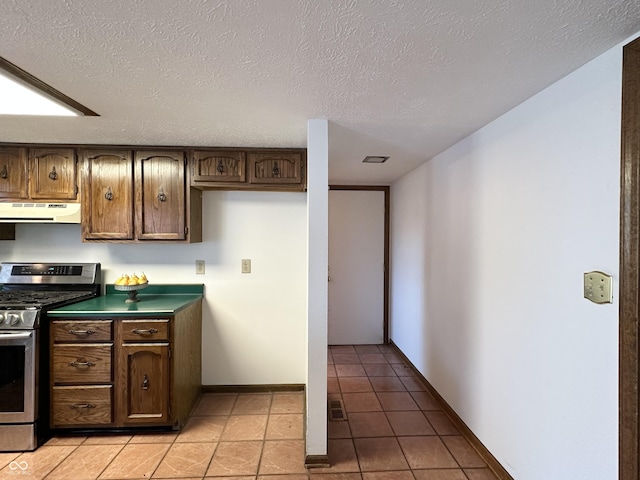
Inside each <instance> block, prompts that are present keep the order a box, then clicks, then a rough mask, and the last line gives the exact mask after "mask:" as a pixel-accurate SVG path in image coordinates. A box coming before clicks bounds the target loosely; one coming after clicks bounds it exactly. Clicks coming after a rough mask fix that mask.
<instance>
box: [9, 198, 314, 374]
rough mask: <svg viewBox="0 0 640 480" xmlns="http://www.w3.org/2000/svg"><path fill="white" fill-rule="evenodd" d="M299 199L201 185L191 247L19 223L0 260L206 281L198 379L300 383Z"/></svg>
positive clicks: (303, 218) (302, 239) (302, 242)
mask: <svg viewBox="0 0 640 480" xmlns="http://www.w3.org/2000/svg"><path fill="white" fill-rule="evenodd" d="M306 203H307V200H306V194H305V193H289V192H287V193H277V192H212V191H206V192H204V194H203V211H204V214H203V224H204V227H203V237H204V238H203V242H202V243H196V244H191V245H184V244H182V245H158V244H149V245H131V244H128V245H127V244H106V243H96V244H88V243H82V242H81V240H80V238H81V236H80V226H79V225H17V227H16V240H15V241H0V261H43V262H44V261H62V262H65V261H70V262H78V261H80V262H82V261H86V262H101V263H102V267H103V270H104V274H103V276H104V281H105V282H107V283H113V281H114V280H115V279H116V278H117V277H118V276H119V275H120V274H121V273H123V272H132V271H135V272H141V271H144V272H145V273H146V274H147V276H148V277H149V281H150V282H151V283H159V284H160V283H204V284H205V293H206V298H205V301H204V305H203V328H202V335H203V342H202V343H203V373H202V382H203V384H205V385H244V384H249V385H254V384H292V383H297V384H304V383H305V381H306V331H307V327H306V322H307V311H306V308H307V307H306V296H307V289H306V281H307V279H306V275H307V231H306V228H307V212H306V208H307V206H306ZM243 258H250V259H251V260H252V273H251V274H242V273H241V270H240V261H241V259H243ZM196 259H198V260H205V262H206V273H205V275H196V274H195V265H194V263H195V260H196ZM141 293H143V292H141Z"/></svg>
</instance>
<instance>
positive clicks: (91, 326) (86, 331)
mask: <svg viewBox="0 0 640 480" xmlns="http://www.w3.org/2000/svg"><path fill="white" fill-rule="evenodd" d="M112 323H113V322H112V321H111V320H100V321H95V322H91V321H85V322H83V321H64V320H54V321H53V322H52V324H51V334H52V337H53V341H54V342H109V341H111V326H112Z"/></svg>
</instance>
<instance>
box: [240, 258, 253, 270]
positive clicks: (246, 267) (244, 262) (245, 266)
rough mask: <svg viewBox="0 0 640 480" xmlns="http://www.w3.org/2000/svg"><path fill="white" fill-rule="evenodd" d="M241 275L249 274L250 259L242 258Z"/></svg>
mask: <svg viewBox="0 0 640 480" xmlns="http://www.w3.org/2000/svg"><path fill="white" fill-rule="evenodd" d="M242 273H251V259H250V258H243V259H242Z"/></svg>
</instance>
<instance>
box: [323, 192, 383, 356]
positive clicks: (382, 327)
mask: <svg viewBox="0 0 640 480" xmlns="http://www.w3.org/2000/svg"><path fill="white" fill-rule="evenodd" d="M329 190H352V191H356V190H360V191H381V192H384V260H383V261H384V280H383V281H384V302H383V308H384V312H383V327H382V328H383V335H384V337H383V338H384V340H383V342H384V343H385V344H387V343H389V218H390V212H389V210H390V205H391V200H390V196H391V187H389V186H383V185H329Z"/></svg>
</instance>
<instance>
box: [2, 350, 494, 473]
mask: <svg viewBox="0 0 640 480" xmlns="http://www.w3.org/2000/svg"><path fill="white" fill-rule="evenodd" d="M328 359H329V365H328V392H329V399H330V400H342V402H343V405H344V409H345V411H346V416H347V419H346V420H344V421H330V422H329V424H328V432H329V446H328V450H329V460H330V462H331V468H314V469H309V470H308V469H305V467H304V439H303V438H304V437H303V412H304V393H303V392H274V393H228V394H205V395H203V397H202V399H201V400H200V403H199V404H198V406H197V408H196V410H195V411H194V414H193V415H192V417H191V418H190V419H189V421H188V422H187V424H186V425H185V428H184V429H183V430H182V431H181V432H179V433H178V432H167V433H154V434H146V435H142V434H139V435H104V436H90V437H83V436H58V437H55V438H53V439H51V440H50V441H49V442H47V443H46V444H45V445H44V446H42V447H40V448H39V449H38V450H36V451H35V452H27V453H0V480H18V479H23V478H24V479H27V478H28V479H29V480H39V479H46V480H95V479H105V480H107V479H108V480H125V479H127V480H128V479H149V478H151V479H173V478H181V479H184V480H192V479H198V480H202V479H203V478H212V477H226V480H271V479H273V480H495V477H494V476H493V474H492V473H491V471H490V470H489V469H488V468H487V467H486V465H485V463H484V462H483V460H482V459H481V458H480V457H479V456H478V455H477V453H476V452H475V451H474V450H473V449H472V448H471V446H470V445H469V444H468V443H467V441H466V440H465V439H464V438H463V437H462V436H461V435H460V433H459V432H458V431H457V430H456V428H455V427H454V426H453V424H452V423H451V422H450V421H449V420H448V418H447V416H446V415H445V414H444V412H443V411H442V410H441V408H440V406H439V405H438V404H437V402H436V401H435V400H434V399H433V397H431V395H429V394H428V393H427V392H426V390H425V388H424V387H423V386H422V384H421V383H420V381H419V380H418V379H417V378H416V377H415V376H414V375H413V374H412V372H411V370H410V369H409V368H408V366H406V365H405V364H403V362H402V360H401V359H400V358H399V357H398V356H397V355H396V354H395V353H394V350H393V349H392V348H391V347H389V346H385V345H356V346H332V347H329V353H328ZM276 476H279V477H277V478H276ZM312 477H316V478H315V479H314V478H312Z"/></svg>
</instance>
